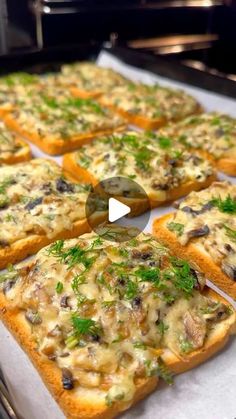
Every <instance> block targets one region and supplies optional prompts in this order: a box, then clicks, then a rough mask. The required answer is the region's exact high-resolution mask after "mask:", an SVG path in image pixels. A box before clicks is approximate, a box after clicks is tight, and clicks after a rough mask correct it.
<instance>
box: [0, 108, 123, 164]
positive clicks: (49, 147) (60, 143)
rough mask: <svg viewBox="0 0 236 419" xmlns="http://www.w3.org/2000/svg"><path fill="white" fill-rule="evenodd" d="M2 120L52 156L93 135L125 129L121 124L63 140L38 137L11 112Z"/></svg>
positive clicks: (71, 148) (66, 150) (73, 148)
mask: <svg viewBox="0 0 236 419" xmlns="http://www.w3.org/2000/svg"><path fill="white" fill-rule="evenodd" d="M4 122H5V124H6V126H8V128H10V129H11V130H12V131H15V132H17V133H18V134H20V135H22V136H24V137H26V138H27V139H28V140H29V141H31V142H32V143H33V144H35V145H37V146H38V147H39V148H40V149H41V150H43V151H45V153H47V154H50V155H52V156H53V155H57V154H63V153H66V152H68V151H72V150H76V148H78V147H80V146H81V145H83V144H86V143H88V142H90V141H91V140H92V139H93V138H94V137H98V136H103V135H109V134H112V133H113V132H114V131H123V130H124V129H125V125H121V126H119V127H117V128H116V129H110V130H104V131H97V132H89V133H86V134H79V135H76V136H74V137H71V138H70V139H67V140H63V139H62V138H61V139H59V138H54V137H53V136H48V137H40V135H38V134H37V133H36V132H34V133H30V132H28V131H27V130H25V129H24V128H23V127H22V126H21V125H19V124H18V123H17V121H16V120H15V119H14V118H13V117H12V115H11V114H7V115H6V116H5V118H4Z"/></svg>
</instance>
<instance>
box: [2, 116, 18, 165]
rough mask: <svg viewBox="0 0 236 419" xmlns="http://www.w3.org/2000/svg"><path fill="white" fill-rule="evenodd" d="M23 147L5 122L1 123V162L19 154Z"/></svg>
mask: <svg viewBox="0 0 236 419" xmlns="http://www.w3.org/2000/svg"><path fill="white" fill-rule="evenodd" d="M22 147H23V143H22V142H20V141H19V140H18V139H17V138H16V136H15V134H14V133H12V132H11V131H9V129H8V128H7V127H6V126H5V124H4V123H3V122H0V161H1V160H3V161H4V160H5V159H7V158H9V157H10V156H11V155H12V154H16V153H18V152H19V151H20V150H21V149H22Z"/></svg>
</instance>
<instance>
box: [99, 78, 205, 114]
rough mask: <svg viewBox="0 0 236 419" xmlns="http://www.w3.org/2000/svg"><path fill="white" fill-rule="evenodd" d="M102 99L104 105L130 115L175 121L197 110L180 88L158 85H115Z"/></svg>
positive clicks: (195, 103)
mask: <svg viewBox="0 0 236 419" xmlns="http://www.w3.org/2000/svg"><path fill="white" fill-rule="evenodd" d="M102 101H103V103H104V104H105V105H108V106H109V105H112V106H114V107H116V108H120V109H121V110H123V111H126V112H128V113H130V114H131V115H132V114H133V115H140V116H143V117H146V118H149V119H158V118H164V119H165V120H173V121H176V120H179V119H181V118H184V117H186V116H188V115H191V114H193V113H195V112H196V111H197V110H198V103H197V102H196V100H195V99H194V98H192V97H191V96H189V95H188V94H186V93H185V92H183V91H181V90H175V89H170V88H167V87H161V86H159V85H154V86H147V85H141V84H140V85H135V84H133V83H131V82H130V83H127V84H126V85H124V86H118V87H115V88H114V89H112V91H109V92H108V93H107V95H106V94H105V95H104V96H103V97H102Z"/></svg>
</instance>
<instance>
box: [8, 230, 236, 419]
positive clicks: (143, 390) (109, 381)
mask: <svg viewBox="0 0 236 419" xmlns="http://www.w3.org/2000/svg"><path fill="white" fill-rule="evenodd" d="M115 231H116V230H114V227H112V226H105V227H104V226H103V227H102V229H101V232H102V234H101V235H100V236H98V235H96V234H95V233H91V234H86V235H83V236H81V237H80V238H78V239H73V240H69V241H63V240H59V241H56V242H54V243H53V244H52V245H50V246H48V247H46V248H44V249H42V250H41V251H40V252H39V253H38V255H37V256H36V257H35V258H34V260H33V261H32V262H31V264H30V265H29V266H24V267H22V268H18V269H12V268H11V269H10V270H9V272H7V273H6V274H3V275H1V276H0V283H1V285H0V313H1V318H2V319H3V321H4V323H5V324H6V326H7V327H8V328H9V329H10V331H11V332H12V333H13V334H14V336H15V337H16V339H17V340H18V342H19V343H20V344H21V346H22V348H23V349H24V350H25V351H26V352H27V353H28V354H29V356H30V358H31V360H32V362H33V363H34V365H35V366H36V368H37V369H38V371H39V373H40V375H41V377H42V379H43V380H44V382H45V384H46V386H47V387H48V389H49V390H50V391H51V393H52V395H53V397H54V398H55V399H56V401H57V402H58V403H59V405H60V406H61V408H62V409H63V411H64V413H65V415H66V417H67V418H69V419H72V418H74V419H82V418H83V419H86V418H87V419H93V418H97V419H98V418H113V417H115V416H116V415H117V414H119V412H121V411H122V410H125V409H127V408H128V407H130V406H131V405H133V404H134V403H135V402H136V401H137V400H139V399H141V398H143V397H145V396H146V395H147V394H148V393H150V392H151V391H152V390H153V389H154V388H155V387H156V385H157V382H158V378H159V377H161V378H164V379H165V380H166V381H167V382H168V383H170V382H171V372H183V371H186V370H188V369H189V368H192V367H194V366H196V365H197V364H199V363H201V362H203V361H205V360H206V359H207V358H208V357H209V356H211V355H213V354H214V353H215V352H216V351H217V350H219V349H220V348H222V346H223V345H224V344H225V343H226V341H227V340H228V338H229V336H230V334H232V333H234V332H235V312H234V310H233V309H232V307H230V306H229V305H228V304H227V303H226V301H225V300H223V299H222V298H221V297H220V296H218V295H217V294H216V293H215V292H213V291H211V290H209V289H208V288H206V287H205V286H204V278H203V276H202V274H201V273H199V272H198V271H197V270H194V269H193V268H192V267H191V266H190V265H189V264H188V263H187V262H185V261H183V260H180V259H177V258H175V257H172V256H171V255H170V253H169V251H168V250H167V249H166V248H165V247H163V246H162V245H161V244H160V243H159V242H158V241H157V240H156V239H155V238H154V237H152V236H150V235H144V234H140V235H139V236H138V237H137V238H130V240H128V241H126V242H125V243H117V242H114V241H109V240H107V239H106V237H109V235H110V234H111V232H112V233H113V235H112V237H113V238H114V234H115ZM120 234H121V233H120V228H119V235H120ZM106 235H107V236H106ZM125 235H126V237H127V236H129V229H126V230H125ZM130 237H132V234H130Z"/></svg>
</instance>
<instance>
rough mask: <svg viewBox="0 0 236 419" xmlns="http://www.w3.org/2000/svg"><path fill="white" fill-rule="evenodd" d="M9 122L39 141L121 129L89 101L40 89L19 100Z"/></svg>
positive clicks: (117, 119)
mask: <svg viewBox="0 0 236 419" xmlns="http://www.w3.org/2000/svg"><path fill="white" fill-rule="evenodd" d="M12 117H13V119H14V120H15V121H16V122H17V123H18V124H19V125H20V126H21V127H22V128H23V129H24V130H25V131H26V132H29V133H31V134H33V133H36V134H37V135H39V136H40V137H42V138H43V137H49V136H53V138H54V139H55V138H59V139H64V140H66V139H68V138H70V137H75V136H76V135H82V134H86V133H91V132H94V133H96V131H102V130H108V129H109V130H113V129H114V130H115V129H116V128H118V127H120V126H122V125H124V121H123V119H122V118H121V117H119V116H117V115H113V114H112V113H111V112H110V111H109V110H107V109H104V108H103V107H102V106H100V105H99V104H98V103H97V102H95V101H93V100H91V99H80V98H77V99H76V98H72V97H70V96H69V95H68V93H65V91H64V90H63V89H56V87H55V88H53V87H51V88H45V87H44V88H41V90H36V91H34V90H32V91H31V92H30V94H28V95H25V96H24V97H19V100H18V103H17V106H16V110H14V112H12Z"/></svg>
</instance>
